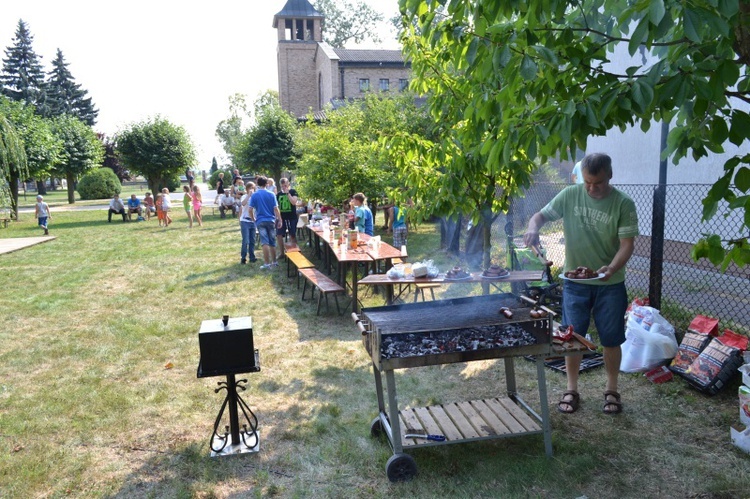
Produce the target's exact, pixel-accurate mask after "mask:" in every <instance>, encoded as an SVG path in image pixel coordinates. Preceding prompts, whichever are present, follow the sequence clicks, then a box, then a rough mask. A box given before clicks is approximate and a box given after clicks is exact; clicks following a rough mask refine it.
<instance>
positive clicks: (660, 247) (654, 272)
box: [648, 185, 667, 310]
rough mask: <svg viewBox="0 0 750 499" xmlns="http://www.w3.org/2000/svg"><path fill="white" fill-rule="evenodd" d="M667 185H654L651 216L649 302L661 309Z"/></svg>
mask: <svg viewBox="0 0 750 499" xmlns="http://www.w3.org/2000/svg"><path fill="white" fill-rule="evenodd" d="M666 198H667V186H666V185H657V186H656V187H654V208H653V212H652V216H651V264H650V267H649V278H648V302H649V304H650V305H651V306H652V307H654V308H656V309H659V310H661V290H662V272H663V270H664V216H665V209H666Z"/></svg>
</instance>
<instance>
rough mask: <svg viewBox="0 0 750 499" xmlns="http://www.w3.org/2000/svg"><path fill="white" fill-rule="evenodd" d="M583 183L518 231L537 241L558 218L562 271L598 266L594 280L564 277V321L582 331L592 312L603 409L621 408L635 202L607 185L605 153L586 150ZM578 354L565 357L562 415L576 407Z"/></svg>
mask: <svg viewBox="0 0 750 499" xmlns="http://www.w3.org/2000/svg"><path fill="white" fill-rule="evenodd" d="M581 173H582V176H583V184H577V185H572V186H569V187H566V188H565V189H563V190H562V191H561V192H560V193H559V194H558V195H557V196H555V197H554V199H552V201H550V202H549V204H547V206H545V207H544V208H542V210H541V211H539V212H538V213H536V214H535V215H534V216H532V217H531V220H529V226H528V228H527V229H526V234H524V236H523V240H524V243H525V244H526V246H529V247H532V246H537V245H539V229H541V228H542V226H543V225H544V224H545V223H546V222H551V221H554V220H559V219H560V218H562V219H563V229H564V236H565V269H564V270H565V271H566V272H568V271H570V270H573V269H576V268H578V267H581V266H583V267H589V268H592V269H597V270H596V273H597V274H598V275H600V276H601V278H599V279H595V280H591V279H587V280H586V282H576V280H575V279H571V280H568V281H567V282H566V283H565V286H564V287H563V316H562V321H563V326H565V327H568V326H572V327H573V330H574V331H576V332H577V333H579V334H582V335H585V334H586V331H587V330H588V328H589V323H590V320H591V315H592V314H593V316H594V323H595V324H596V329H597V332H598V333H599V341H600V342H601V344H602V347H603V350H604V366H605V370H606V373H607V385H606V389H605V391H604V405H603V407H602V411H603V412H604V413H605V414H618V413H620V412H622V402H621V400H620V394H619V393H618V391H617V378H618V375H619V372H620V360H621V359H622V350H621V348H620V345H622V344H623V343H624V342H625V319H624V316H625V311H626V309H627V306H628V294H627V291H626V289H625V265H626V264H627V263H628V260H630V257H631V256H632V255H633V250H634V247H635V236H637V235H638V216H637V213H636V209H635V203H634V202H633V200H632V199H630V197H628V195H627V194H625V193H623V192H622V191H620V190H618V189H615V188H614V187H613V186H611V185H610V183H609V181H610V180H611V179H612V159H611V158H610V157H609V156H608V155H606V154H600V153H596V154H589V155H588V156H586V157H585V158H583V161H582V162H581ZM581 359H582V355H570V356H567V357H565V367H566V372H567V390H566V391H565V393H564V394H563V396H562V398H561V399H560V402H559V403H558V404H557V409H558V410H559V411H560V412H562V413H566V414H570V413H573V412H575V411H576V410H578V407H579V405H580V395H579V393H578V371H579V369H580V366H581Z"/></svg>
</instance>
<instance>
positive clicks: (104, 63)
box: [0, 0, 398, 170]
mask: <svg viewBox="0 0 750 499" xmlns="http://www.w3.org/2000/svg"><path fill="white" fill-rule="evenodd" d="M366 1H367V3H368V4H369V5H370V6H371V7H372V8H374V9H375V10H377V11H380V12H382V13H383V14H384V15H385V17H386V20H387V19H388V18H390V17H392V16H393V15H395V14H396V12H397V10H398V0H366ZM285 3H286V0H213V1H210V2H178V1H173V0H151V1H146V0H131V1H129V2H119V3H115V4H107V5H104V4H102V3H101V2H100V1H93V0H66V1H61V0H23V1H12V0H2V8H1V9H0V47H2V58H3V59H4V58H5V57H6V55H5V50H6V49H7V48H8V47H10V46H12V45H13V39H14V37H15V33H16V30H17V27H18V21H19V19H23V21H24V22H25V23H26V25H27V28H28V29H29V31H30V33H31V35H32V36H33V42H32V47H33V49H34V52H35V53H36V54H37V55H38V56H40V57H41V63H42V66H43V67H44V71H45V72H48V71H50V70H51V63H52V61H53V60H54V58H55V55H56V53H57V49H58V48H59V49H60V50H61V51H62V53H63V56H64V58H65V61H66V62H67V63H68V69H69V70H70V72H71V74H72V75H73V78H74V79H75V81H76V83H78V84H80V85H81V87H82V88H83V89H84V90H87V91H88V96H89V97H91V98H92V100H93V102H94V104H95V105H96V107H97V108H98V109H99V116H98V119H97V124H96V125H95V126H94V130H95V131H97V132H102V133H105V134H106V135H108V136H113V135H115V134H116V133H117V132H118V131H120V130H122V129H125V128H127V127H128V126H129V125H130V124H133V123H138V122H141V121H145V120H147V119H149V118H151V117H154V116H157V115H159V116H161V117H162V118H166V119H168V120H169V121H170V122H172V123H174V124H176V125H179V126H182V127H184V128H185V130H187V132H188V134H189V135H190V137H191V139H192V140H193V143H194V144H195V149H196V153H197V157H198V163H197V164H196V165H195V167H196V169H197V170H208V169H209V168H210V167H211V159H212V158H213V157H216V158H217V160H218V161H219V164H223V163H224V161H225V160H226V157H225V154H224V150H223V149H222V147H221V144H220V142H219V141H218V139H217V138H216V135H215V130H216V126H217V125H218V123H219V122H220V121H221V120H223V119H226V118H227V117H228V116H229V97H230V96H232V95H234V94H236V93H240V94H244V95H246V96H247V100H248V104H252V102H253V101H254V100H255V99H256V98H257V97H258V96H259V95H261V94H262V93H264V92H265V91H266V90H278V74H277V72H278V68H277V63H276V42H277V33H276V30H275V29H273V27H272V23H273V16H274V15H275V14H276V13H277V12H279V11H280V10H281V9H282V8H283V7H284V4H285ZM313 3H314V2H313ZM380 31H381V32H382V33H383V35H381V38H383V39H384V43H381V44H380V45H373V44H368V45H362V47H360V48H389V49H393V48H398V44H397V43H396V42H395V41H394V40H393V35H390V33H389V31H388V27H387V26H382V27H380Z"/></svg>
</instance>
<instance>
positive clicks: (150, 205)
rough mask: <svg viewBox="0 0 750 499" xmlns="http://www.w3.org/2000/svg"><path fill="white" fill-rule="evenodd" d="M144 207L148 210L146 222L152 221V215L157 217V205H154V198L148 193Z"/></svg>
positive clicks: (144, 200) (144, 199)
mask: <svg viewBox="0 0 750 499" xmlns="http://www.w3.org/2000/svg"><path fill="white" fill-rule="evenodd" d="M143 207H144V208H145V209H146V220H151V215H156V203H154V197H153V196H152V195H151V193H150V192H148V191H146V196H145V197H144V198H143Z"/></svg>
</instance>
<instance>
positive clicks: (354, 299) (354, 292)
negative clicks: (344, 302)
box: [352, 262, 359, 314]
mask: <svg viewBox="0 0 750 499" xmlns="http://www.w3.org/2000/svg"><path fill="white" fill-rule="evenodd" d="M358 274H359V270H358V269H357V262H352V312H354V313H355V314H356V313H358V312H359V301H358V300H357V281H358V279H357V277H359V276H358Z"/></svg>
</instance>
